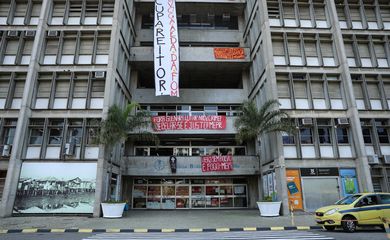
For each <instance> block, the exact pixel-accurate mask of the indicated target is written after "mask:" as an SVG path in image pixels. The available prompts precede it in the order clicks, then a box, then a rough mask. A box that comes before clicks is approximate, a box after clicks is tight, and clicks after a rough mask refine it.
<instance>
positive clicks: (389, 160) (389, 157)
mask: <svg viewBox="0 0 390 240" xmlns="http://www.w3.org/2000/svg"><path fill="white" fill-rule="evenodd" d="M383 159H384V160H385V164H390V155H383Z"/></svg>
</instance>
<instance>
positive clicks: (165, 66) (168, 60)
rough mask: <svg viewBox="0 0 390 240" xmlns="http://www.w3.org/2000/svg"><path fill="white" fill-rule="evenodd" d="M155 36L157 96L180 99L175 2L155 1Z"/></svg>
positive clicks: (168, 0)
mask: <svg viewBox="0 0 390 240" xmlns="http://www.w3.org/2000/svg"><path fill="white" fill-rule="evenodd" d="M153 35H154V82H155V88H156V96H162V95H169V96H175V97H179V36H178V34H177V19H176V5H175V0H155V5H154V31H153Z"/></svg>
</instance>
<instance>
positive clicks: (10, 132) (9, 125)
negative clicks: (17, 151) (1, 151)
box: [2, 119, 17, 145]
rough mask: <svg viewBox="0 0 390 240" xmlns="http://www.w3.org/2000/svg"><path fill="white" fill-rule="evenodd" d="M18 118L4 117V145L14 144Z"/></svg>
mask: <svg viewBox="0 0 390 240" xmlns="http://www.w3.org/2000/svg"><path fill="white" fill-rule="evenodd" d="M16 123H17V120H16V119H4V125H3V135H2V136H3V139H2V144H3V145H12V144H13V142H14V136H15V130H16Z"/></svg>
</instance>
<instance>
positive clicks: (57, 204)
mask: <svg viewBox="0 0 390 240" xmlns="http://www.w3.org/2000/svg"><path fill="white" fill-rule="evenodd" d="M95 186H96V163H74V162H73V163H63V162H25V163H23V165H22V170H21V174H20V178H19V183H18V188H17V193H16V194H17V196H16V200H15V204H14V209H13V211H14V213H22V214H23V213H34V214H38V213H41V214H45V213H50V214H51V213H92V212H93V204H94V201H95Z"/></svg>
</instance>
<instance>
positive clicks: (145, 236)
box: [84, 230, 334, 240]
mask: <svg viewBox="0 0 390 240" xmlns="http://www.w3.org/2000/svg"><path fill="white" fill-rule="evenodd" d="M103 239H105V240H110V239H116V240H184V239H185V240H187V239H191V240H210V239H218V240H224V239H226V240H232V239H235V240H286V239H293V240H299V239H302V240H303V239H305V240H333V239H334V238H332V237H326V236H323V235H320V234H317V233H314V232H309V231H298V230H289V231H247V232H245V231H240V232H235V231H234V232H216V231H214V232H169V233H163V232H152V233H151V232H148V233H136V232H134V233H99V234H96V235H94V236H90V237H88V238H85V239H84V240H103Z"/></svg>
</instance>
